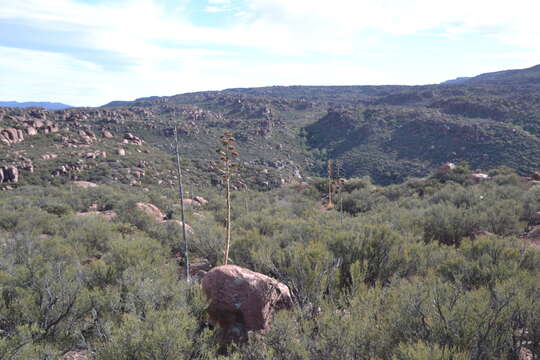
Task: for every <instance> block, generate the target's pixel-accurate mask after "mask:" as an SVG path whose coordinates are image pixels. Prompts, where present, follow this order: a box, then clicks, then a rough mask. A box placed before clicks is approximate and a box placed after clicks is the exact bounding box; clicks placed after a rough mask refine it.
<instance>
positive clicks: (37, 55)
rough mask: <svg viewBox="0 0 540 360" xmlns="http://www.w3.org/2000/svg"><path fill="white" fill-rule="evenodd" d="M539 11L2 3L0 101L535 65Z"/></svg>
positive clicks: (444, 74) (339, 81) (415, 1)
mask: <svg viewBox="0 0 540 360" xmlns="http://www.w3.org/2000/svg"><path fill="white" fill-rule="evenodd" d="M539 13H540V1H538V0H514V1H508V0H504V1H501V0H452V1H448V0H444V1H441V0H332V1H330V0H119V1H115V0H0V100H2V101H54V102H63V103H66V104H69V105H74V106H100V105H103V104H105V103H108V102H110V101H113V100H133V99H136V98H139V97H146V96H165V95H174V94H179V93H185V92H193V91H204V90H221V89H225V88H233V87H255V86H272V85H380V84H404V85H415V84H429V83H438V82H441V81H444V80H448V79H453V78H456V77H460V76H474V75H477V74H480V73H485V72H491V71H498V70H505V69H514V68H525V67H530V66H533V65H536V64H539V63H540V41H539V39H540V21H538V14H539Z"/></svg>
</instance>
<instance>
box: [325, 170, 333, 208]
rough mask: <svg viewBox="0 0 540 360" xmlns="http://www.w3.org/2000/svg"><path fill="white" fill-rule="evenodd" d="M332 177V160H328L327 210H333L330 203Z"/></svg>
mask: <svg viewBox="0 0 540 360" xmlns="http://www.w3.org/2000/svg"><path fill="white" fill-rule="evenodd" d="M333 177H334V163H333V162H332V160H328V205H327V206H326V208H327V209H329V210H330V209H333V208H334V203H333V202H332V182H333Z"/></svg>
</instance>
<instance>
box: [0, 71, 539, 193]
mask: <svg viewBox="0 0 540 360" xmlns="http://www.w3.org/2000/svg"><path fill="white" fill-rule="evenodd" d="M0 128H3V129H5V131H4V133H5V134H6V135H5V136H4V141H3V142H2V136H1V135H2V131H0V166H8V165H14V166H17V167H18V168H19V169H22V172H21V179H23V180H22V181H25V182H27V183H36V182H39V181H49V182H51V183H57V182H65V181H68V180H70V179H71V180H72V179H74V178H76V179H78V180H85V181H92V182H103V183H112V182H122V183H126V184H138V185H143V184H151V183H159V184H173V183H174V176H175V172H174V171H173V170H172V169H174V163H173V159H174V158H173V157H171V156H170V155H171V154H170V152H171V149H172V148H171V144H172V143H174V141H173V139H172V135H173V133H174V129H175V128H176V129H177V130H178V134H179V135H180V138H181V141H180V144H179V147H180V152H181V154H182V156H183V158H184V160H185V161H187V162H189V163H190V166H189V168H190V173H189V176H190V177H191V179H192V181H193V183H197V184H202V183H208V184H210V183H212V184H219V183H220V181H221V177H220V176H218V175H217V172H216V159H215V147H216V144H218V143H219V139H220V136H221V135H222V134H223V133H224V132H225V131H230V132H232V133H233V135H234V137H235V138H236V140H237V143H236V145H237V147H238V149H240V151H239V152H240V161H241V163H242V167H241V170H240V171H241V172H242V176H241V177H239V178H238V182H237V183H235V186H236V187H237V188H239V189H240V188H243V187H245V186H249V187H255V188H261V189H268V188H271V187H275V186H281V185H282V184H286V183H292V182H295V181H296V182H298V181H301V179H302V178H304V177H309V176H314V175H323V176H324V175H326V173H327V165H326V161H327V160H329V159H332V160H339V161H340V162H341V163H342V169H343V175H345V176H346V177H362V176H370V177H371V178H372V180H373V181H374V182H375V183H377V184H391V183H399V182H402V181H404V180H406V179H407V178H408V177H411V176H413V177H422V176H426V175H428V174H429V173H430V172H432V171H433V169H436V168H438V167H440V166H441V165H442V164H444V163H446V162H453V163H460V162H463V161H466V162H467V163H469V164H470V166H471V168H473V169H476V170H486V169H493V168H496V167H498V166H502V165H504V166H508V167H511V168H513V169H515V170H516V171H517V172H518V173H519V174H520V175H528V174H531V173H532V172H533V171H537V170H538V166H539V165H538V164H540V66H535V67H531V68H528V69H522V70H508V71H501V72H496V73H487V74H482V75H479V76H476V77H473V78H470V79H465V80H463V81H459V82H457V83H456V82H454V83H443V84H430V85H418V86H402V85H385V86H271V87H261V88H243V89H242V88H235V89H227V90H223V91H202V92H194V93H185V94H178V95H173V96H159V97H158V96H150V97H143V98H139V99H136V100H134V101H113V102H111V103H109V104H106V105H104V106H102V107H97V108H70V109H66V110H56V111H51V110H40V109H35V108H34V109H21V108H13V107H12V108H7V107H6V108H0ZM53 130H54V131H53ZM21 134H22V135H23V136H20V135H21ZM6 136H7V138H6ZM111 136H112V137H111ZM139 139H142V140H144V142H141V141H139ZM135 140H137V141H136V142H137V143H141V144H142V145H140V144H139V145H134V144H133V143H134V142H135ZM103 152H105V153H106V156H105V155H103ZM96 154H97V155H96ZM100 154H101V155H100ZM24 169H29V170H24ZM30 170H32V171H30ZM240 179H241V181H240Z"/></svg>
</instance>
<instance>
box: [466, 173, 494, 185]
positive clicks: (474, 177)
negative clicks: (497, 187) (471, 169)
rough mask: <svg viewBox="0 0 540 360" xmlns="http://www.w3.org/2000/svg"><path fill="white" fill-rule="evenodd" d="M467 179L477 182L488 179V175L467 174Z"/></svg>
mask: <svg viewBox="0 0 540 360" xmlns="http://www.w3.org/2000/svg"><path fill="white" fill-rule="evenodd" d="M469 179H471V180H472V181H474V182H475V183H477V184H478V183H480V182H482V181H485V180H489V175H488V174H482V173H473V174H470V175H469Z"/></svg>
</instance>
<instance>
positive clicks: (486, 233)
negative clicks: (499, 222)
mask: <svg viewBox="0 0 540 360" xmlns="http://www.w3.org/2000/svg"><path fill="white" fill-rule="evenodd" d="M491 235H495V234H493V233H491V232H489V231H475V232H473V233H472V234H471V240H476V239H478V238H479V237H481V236H491Z"/></svg>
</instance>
